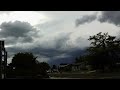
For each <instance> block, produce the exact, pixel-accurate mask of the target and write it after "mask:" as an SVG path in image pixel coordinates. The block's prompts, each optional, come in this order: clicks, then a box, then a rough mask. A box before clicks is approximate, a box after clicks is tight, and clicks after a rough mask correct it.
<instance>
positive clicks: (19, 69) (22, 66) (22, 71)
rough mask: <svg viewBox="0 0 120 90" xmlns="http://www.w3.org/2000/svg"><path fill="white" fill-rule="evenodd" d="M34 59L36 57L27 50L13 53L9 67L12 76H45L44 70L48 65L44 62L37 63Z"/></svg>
mask: <svg viewBox="0 0 120 90" xmlns="http://www.w3.org/2000/svg"><path fill="white" fill-rule="evenodd" d="M36 59H37V57H35V56H34V55H33V54H32V53H29V52H25V53H17V54H15V55H14V57H13V59H12V62H11V64H10V65H9V67H12V71H13V74H14V76H22V77H28V76H31V77H36V76H37V75H40V76H41V77H46V76H47V73H46V70H47V69H48V67H49V66H48V65H47V64H46V63H39V62H38V61H37V60H36ZM43 68H44V69H43ZM8 70H9V69H8Z"/></svg>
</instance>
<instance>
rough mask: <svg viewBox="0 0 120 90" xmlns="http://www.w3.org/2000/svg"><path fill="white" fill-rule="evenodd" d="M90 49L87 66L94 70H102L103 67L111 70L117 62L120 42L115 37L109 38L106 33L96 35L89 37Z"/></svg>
mask: <svg viewBox="0 0 120 90" xmlns="http://www.w3.org/2000/svg"><path fill="white" fill-rule="evenodd" d="M88 40H90V41H92V42H91V47H89V48H88V49H87V50H88V52H89V60H88V61H89V64H91V65H92V66H93V67H94V68H95V69H102V70H104V68H105V66H109V67H110V68H113V66H115V64H116V62H119V54H120V40H119V39H116V37H115V36H110V35H108V33H103V34H102V33H101V32H100V33H98V34H96V35H94V36H90V37H89V39H88Z"/></svg>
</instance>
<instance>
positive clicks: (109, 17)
mask: <svg viewBox="0 0 120 90" xmlns="http://www.w3.org/2000/svg"><path fill="white" fill-rule="evenodd" d="M101 13H102V15H101V16H100V17H99V21H100V22H108V23H112V24H115V25H117V26H119V25H120V11H102V12H101Z"/></svg>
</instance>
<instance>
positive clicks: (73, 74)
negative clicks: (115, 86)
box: [49, 72, 120, 79]
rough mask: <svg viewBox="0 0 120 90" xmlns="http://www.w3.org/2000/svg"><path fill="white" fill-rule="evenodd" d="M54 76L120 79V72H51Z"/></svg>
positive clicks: (51, 75)
mask: <svg viewBox="0 0 120 90" xmlns="http://www.w3.org/2000/svg"><path fill="white" fill-rule="evenodd" d="M49 76H50V77H53V79H54V78H61V79H62V78H78V79H79V78H80V79H120V72H114V73H81V72H63V73H49Z"/></svg>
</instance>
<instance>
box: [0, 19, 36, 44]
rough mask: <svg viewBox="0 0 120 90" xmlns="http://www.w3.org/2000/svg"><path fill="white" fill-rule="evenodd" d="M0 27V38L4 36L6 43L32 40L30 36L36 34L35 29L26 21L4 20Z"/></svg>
mask: <svg viewBox="0 0 120 90" xmlns="http://www.w3.org/2000/svg"><path fill="white" fill-rule="evenodd" d="M0 28H1V31H0V38H5V40H6V43H10V42H11V43H16V42H23V43H24V42H32V41H33V39H32V37H34V36H35V35H37V34H36V33H37V32H36V29H35V28H34V27H33V26H31V25H30V24H29V23H28V22H20V21H15V22H4V23H2V24H1V25H0ZM8 40H9V41H8Z"/></svg>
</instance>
